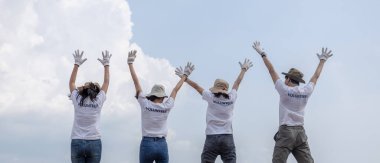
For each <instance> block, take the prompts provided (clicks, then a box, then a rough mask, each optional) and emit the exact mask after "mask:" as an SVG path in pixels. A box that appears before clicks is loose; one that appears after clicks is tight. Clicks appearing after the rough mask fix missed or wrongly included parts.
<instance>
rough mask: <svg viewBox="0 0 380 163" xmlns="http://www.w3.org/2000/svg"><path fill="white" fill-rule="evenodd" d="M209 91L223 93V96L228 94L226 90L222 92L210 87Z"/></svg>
mask: <svg viewBox="0 0 380 163" xmlns="http://www.w3.org/2000/svg"><path fill="white" fill-rule="evenodd" d="M210 91H211V92H212V93H225V94H228V92H227V91H226V90H223V89H218V88H215V87H211V88H210Z"/></svg>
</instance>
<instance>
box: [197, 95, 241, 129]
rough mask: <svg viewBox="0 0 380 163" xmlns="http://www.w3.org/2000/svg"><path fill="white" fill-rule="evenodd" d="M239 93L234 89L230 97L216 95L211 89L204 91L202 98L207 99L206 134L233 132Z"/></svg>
mask: <svg viewBox="0 0 380 163" xmlns="http://www.w3.org/2000/svg"><path fill="white" fill-rule="evenodd" d="M236 97H237V93H236V90H235V89H232V90H231V92H229V93H228V98H225V97H223V96H220V97H216V96H215V95H214V94H213V93H212V92H211V91H209V90H205V91H203V94H202V98H203V100H205V101H207V103H208V107H207V115H206V121H207V127H206V135H215V134H232V133H233V131H232V117H233V110H234V104H235V101H236Z"/></svg>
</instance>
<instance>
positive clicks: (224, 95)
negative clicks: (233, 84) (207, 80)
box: [214, 92, 230, 99]
mask: <svg viewBox="0 0 380 163" xmlns="http://www.w3.org/2000/svg"><path fill="white" fill-rule="evenodd" d="M214 96H215V97H217V98H219V97H220V96H223V97H224V98H226V99H230V96H229V95H228V94H225V93H222V92H218V93H214Z"/></svg>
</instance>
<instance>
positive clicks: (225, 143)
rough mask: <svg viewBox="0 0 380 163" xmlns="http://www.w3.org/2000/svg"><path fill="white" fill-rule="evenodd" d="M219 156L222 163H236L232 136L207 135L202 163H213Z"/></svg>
mask: <svg viewBox="0 0 380 163" xmlns="http://www.w3.org/2000/svg"><path fill="white" fill-rule="evenodd" d="M218 155H220V157H221V159H222V161H223V163H236V152H235V143H234V137H233V136H232V134H218V135H207V136H206V141H205V145H204V147H203V152H202V156H201V159H202V163H214V162H215V159H216V157H218Z"/></svg>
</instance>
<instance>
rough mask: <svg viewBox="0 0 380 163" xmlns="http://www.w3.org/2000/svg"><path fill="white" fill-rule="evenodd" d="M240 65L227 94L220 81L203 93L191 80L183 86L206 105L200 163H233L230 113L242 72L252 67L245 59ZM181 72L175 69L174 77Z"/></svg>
mask: <svg viewBox="0 0 380 163" xmlns="http://www.w3.org/2000/svg"><path fill="white" fill-rule="evenodd" d="M239 64H240V68H241V71H240V73H239V76H238V77H237V79H236V80H235V83H234V85H233V86H232V90H231V91H228V87H229V84H228V82H227V81H225V80H223V79H216V80H215V82H214V86H213V87H211V88H210V89H209V90H205V89H203V88H202V87H201V86H199V85H198V84H197V83H195V82H194V81H192V80H190V79H187V80H186V83H188V84H189V85H190V86H191V87H193V88H194V89H195V90H196V91H197V92H198V93H199V94H200V95H202V99H203V100H205V101H206V102H207V103H208V107H207V115H206V121H207V127H206V140H205V143H204V147H203V152H202V155H201V162H202V163H213V162H215V159H216V157H217V156H218V155H220V156H221V159H222V161H223V162H224V163H236V150H235V143H234V138H233V129H232V119H233V110H234V105H235V102H236V98H237V90H238V88H239V85H240V83H241V81H242V80H243V77H244V74H245V72H247V70H248V69H249V68H250V67H252V66H253V65H252V62H251V61H250V60H249V59H245V60H244V62H243V63H240V62H239ZM185 70H186V68H185ZM181 72H182V71H181V69H177V71H176V74H177V75H179V76H180V75H181Z"/></svg>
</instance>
